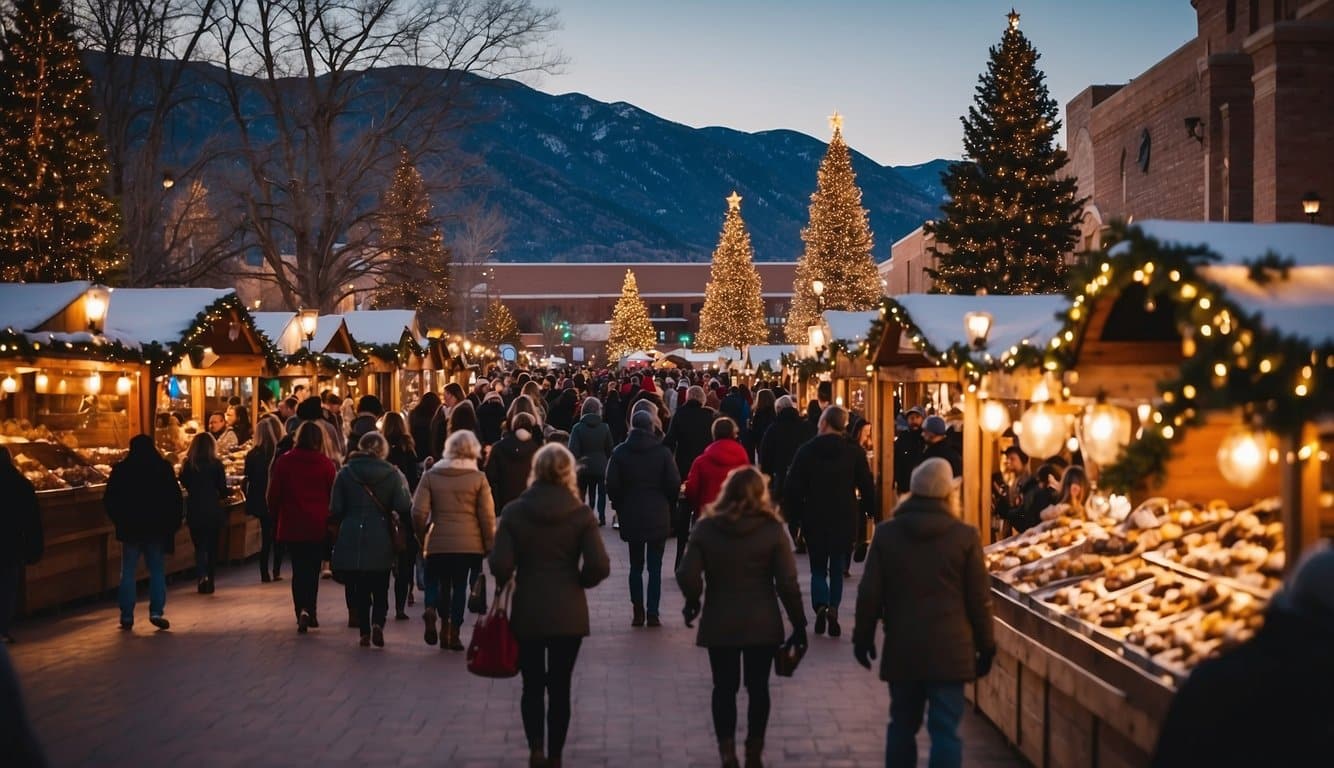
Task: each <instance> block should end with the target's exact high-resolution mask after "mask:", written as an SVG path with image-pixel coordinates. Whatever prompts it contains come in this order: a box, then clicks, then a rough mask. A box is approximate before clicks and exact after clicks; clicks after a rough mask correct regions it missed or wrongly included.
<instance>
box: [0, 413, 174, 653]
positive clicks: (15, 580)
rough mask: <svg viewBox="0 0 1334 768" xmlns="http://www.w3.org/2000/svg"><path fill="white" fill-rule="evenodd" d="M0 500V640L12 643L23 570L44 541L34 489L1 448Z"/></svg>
mask: <svg viewBox="0 0 1334 768" xmlns="http://www.w3.org/2000/svg"><path fill="white" fill-rule="evenodd" d="M149 448H152V438H149ZM167 473H168V474H170V473H171V467H167ZM0 499H4V506H5V509H6V510H7V511H8V515H7V517H8V519H7V520H6V521H5V522H6V523H7V525H6V526H5V527H6V530H7V533H6V535H5V536H3V537H0V640H3V641H4V642H6V643H12V642H14V638H13V636H12V635H10V622H12V621H13V620H14V611H15V609H16V608H17V606H18V596H19V582H20V581H22V577H23V567H24V565H33V564H35V563H36V562H37V561H39V560H40V559H41V558H42V549H43V544H44V542H43V537H42V518H41V509H40V507H39V506H38V504H37V490H36V488H34V487H33V484H32V481H31V480H29V479H28V478H26V477H24V476H23V473H22V472H20V471H19V470H18V467H16V466H14V461H13V459H12V458H11V457H10V455H9V449H8V448H6V447H4V446H0ZM176 515H177V519H178V520H179V519H180V507H177V508H176ZM159 570H160V569H159ZM165 589H166V587H165V586H164V587H163V590H164V591H165ZM164 601H165V598H164Z"/></svg>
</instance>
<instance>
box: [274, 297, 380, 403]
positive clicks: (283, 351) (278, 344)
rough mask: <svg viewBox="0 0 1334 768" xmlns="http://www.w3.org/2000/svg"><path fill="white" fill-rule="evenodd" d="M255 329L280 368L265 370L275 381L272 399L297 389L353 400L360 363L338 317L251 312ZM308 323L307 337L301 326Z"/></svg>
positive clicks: (285, 395) (341, 320) (350, 337)
mask: <svg viewBox="0 0 1334 768" xmlns="http://www.w3.org/2000/svg"><path fill="white" fill-rule="evenodd" d="M251 317H252V319H253V320H254V323H255V329H256V330H257V331H259V333H260V334H261V336H262V337H263V338H264V339H266V340H267V341H268V342H269V344H270V345H272V347H273V349H274V351H275V352H276V355H277V358H278V360H279V361H280V365H278V366H277V367H275V368H272V369H271V370H270V371H269V374H270V378H271V379H274V380H276V381H277V382H278V390H279V391H278V392H277V393H275V396H281V397H288V396H290V395H291V394H292V393H293V392H294V391H295V388H296V387H298V386H305V387H306V388H307V390H308V391H310V392H311V393H316V394H317V393H319V392H320V391H322V390H324V389H326V388H327V389H330V390H332V391H333V392H334V393H335V394H337V395H339V396H345V397H356V394H357V392H356V389H357V376H358V374H359V373H360V371H361V367H362V364H363V363H362V360H361V358H359V357H358V356H357V352H358V350H357V347H356V343H355V342H354V341H353V340H352V335H351V334H350V333H348V330H347V324H346V323H344V322H343V318H342V316H341V315H319V316H314V315H313V313H312V315H311V316H309V317H307V318H305V319H304V320H303V318H302V315H300V314H298V313H296V312H254V313H251ZM303 322H306V323H309V324H310V327H311V333H310V334H309V338H307V334H306V333H304V332H303V329H302V327H301V326H302V323H303Z"/></svg>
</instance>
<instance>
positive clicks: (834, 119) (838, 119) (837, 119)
mask: <svg viewBox="0 0 1334 768" xmlns="http://www.w3.org/2000/svg"><path fill="white" fill-rule="evenodd" d="M829 127H830V129H832V130H833V131H834V133H839V132H840V131H842V130H843V116H842V115H840V114H839V113H838V110H837V109H836V110H834V114H832V115H830V116H829Z"/></svg>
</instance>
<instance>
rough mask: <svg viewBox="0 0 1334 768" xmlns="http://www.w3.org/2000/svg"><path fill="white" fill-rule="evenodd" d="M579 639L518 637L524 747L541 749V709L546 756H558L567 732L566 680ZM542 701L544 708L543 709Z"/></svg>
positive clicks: (567, 702) (568, 723)
mask: <svg viewBox="0 0 1334 768" xmlns="http://www.w3.org/2000/svg"><path fill="white" fill-rule="evenodd" d="M583 641H584V639H583V638H582V637H521V638H519V672H521V673H522V674H523V693H522V694H521V695H520V696H519V711H520V713H521V714H522V715H523V733H524V735H525V736H527V737H528V748H529V749H531V750H539V751H540V750H542V747H543V744H542V725H543V718H542V715H543V710H544V709H545V710H546V712H545V714H546V750H545V752H546V756H547V757H560V753H561V751H562V750H563V749H565V735H566V733H567V732H568V731H569V730H570V678H571V677H573V676H574V662H575V660H576V659H577V658H578V657H579V646H580V644H581V643H583ZM543 698H546V699H547V701H546V706H543Z"/></svg>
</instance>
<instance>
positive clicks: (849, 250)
mask: <svg viewBox="0 0 1334 768" xmlns="http://www.w3.org/2000/svg"><path fill="white" fill-rule="evenodd" d="M829 124H830V126H831V127H832V128H833V130H834V137H833V138H832V139H830V141H829V149H828V150H827V151H826V152H825V156H824V159H823V160H821V161H820V172H819V176H818V179H817V181H816V187H815V194H813V195H811V207H810V217H811V218H810V223H809V224H808V225H807V226H806V228H805V229H803V230H801V239H802V242H804V243H805V244H806V249H805V251H804V252H803V253H802V255H801V259H800V261H798V262H797V276H796V280H795V281H794V282H793V285H792V308H791V309H790V310H789V311H788V315H787V327H786V329H785V333H786V335H787V340H788V341H790V342H792V343H794V344H804V343H806V330H807V328H809V327H810V326H811V325H814V324H815V323H816V321H817V320H818V319H819V316H820V311H821V310H823V309H846V310H866V309H873V308H875V306H876V305H877V304H879V302H880V295H881V291H880V273H879V272H878V271H877V270H876V268H875V261H874V259H872V258H871V245H872V238H871V225H870V223H869V222H868V221H867V218H866V209H865V208H863V207H862V191H861V189H860V188H859V187H858V186H857V177H856V175H855V174H854V173H853V172H852V153H851V152H849V151H848V145H847V144H845V143H843V118H842V117H841V116H840V115H839V114H838V113H834V115H833V116H831V117H830V118H829ZM816 280H819V281H821V282H822V283H824V294H823V295H822V296H819V297H817V296H816V295H815V290H814V288H813V287H812V286H813V284H814V281H816Z"/></svg>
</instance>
